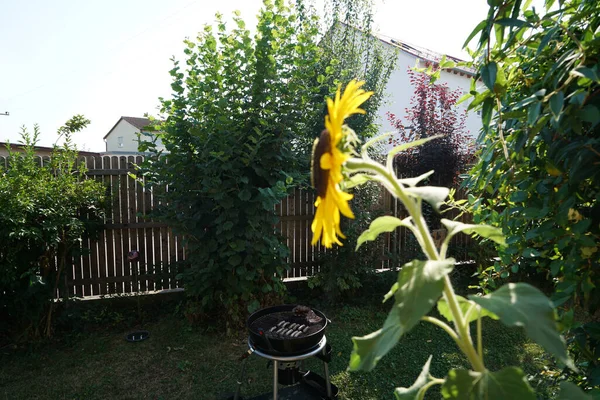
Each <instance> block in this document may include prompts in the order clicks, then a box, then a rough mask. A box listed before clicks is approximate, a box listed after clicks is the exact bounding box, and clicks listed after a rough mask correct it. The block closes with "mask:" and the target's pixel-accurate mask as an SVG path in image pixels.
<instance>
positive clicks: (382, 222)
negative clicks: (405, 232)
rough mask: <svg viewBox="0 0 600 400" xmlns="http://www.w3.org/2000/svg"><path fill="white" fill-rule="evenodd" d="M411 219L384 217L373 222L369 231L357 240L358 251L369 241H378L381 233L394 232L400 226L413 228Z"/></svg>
mask: <svg viewBox="0 0 600 400" xmlns="http://www.w3.org/2000/svg"><path fill="white" fill-rule="evenodd" d="M410 220H411V217H407V218H404V219H402V220H401V219H399V218H396V217H392V216H389V215H384V216H383V217H379V218H376V219H374V220H373V222H371V225H369V229H367V230H366V231H364V232H363V233H362V234H361V235H360V236H359V237H358V239H357V240H356V250H358V248H359V247H360V246H361V245H362V244H363V243H364V242H367V241H370V240H375V239H377V236H379V234H380V233H383V232H393V231H394V230H395V229H396V228H397V227H399V226H405V227H407V228H412V224H411V223H410Z"/></svg>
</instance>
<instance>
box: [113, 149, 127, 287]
mask: <svg viewBox="0 0 600 400" xmlns="http://www.w3.org/2000/svg"><path fill="white" fill-rule="evenodd" d="M110 164H111V167H112V168H114V169H119V165H120V160H119V157H112V159H111V163H110ZM111 186H112V189H113V193H114V194H115V196H114V198H113V200H114V201H113V207H112V221H113V223H117V224H120V223H122V218H121V205H120V203H121V180H120V179H119V176H118V175H111ZM112 232H113V237H114V257H115V276H117V277H123V235H122V230H121V229H113V231H112ZM122 282H123V281H122V280H121V281H119V283H117V284H116V285H115V293H124V292H125V289H124V287H125V286H124V285H123V284H122Z"/></svg>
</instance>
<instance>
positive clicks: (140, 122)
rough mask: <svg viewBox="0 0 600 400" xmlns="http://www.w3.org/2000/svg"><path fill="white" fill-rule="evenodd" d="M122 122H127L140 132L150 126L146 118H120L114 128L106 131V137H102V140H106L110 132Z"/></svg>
mask: <svg viewBox="0 0 600 400" xmlns="http://www.w3.org/2000/svg"><path fill="white" fill-rule="evenodd" d="M123 120H125V121H127V122H129V123H130V124H131V125H133V126H135V127H136V128H138V129H139V130H140V131H141V130H142V129H144V128H146V127H147V126H149V125H150V124H151V121H150V120H149V119H148V118H139V117H121V118H119V120H118V121H117V123H116V124H114V126H113V127H112V128H110V131H108V133H107V134H106V135H104V137H103V139H106V138H107V137H108V135H110V134H111V132H112V131H113V130H114V129H115V128H116V127H117V125H119V122H121V121H123Z"/></svg>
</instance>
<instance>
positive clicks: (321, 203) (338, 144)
mask: <svg viewBox="0 0 600 400" xmlns="http://www.w3.org/2000/svg"><path fill="white" fill-rule="evenodd" d="M363 84H364V82H357V81H354V80H353V81H351V82H350V83H348V85H347V86H346V89H345V90H344V93H343V94H341V90H340V88H338V90H337V92H336V94H335V99H333V100H332V99H329V98H328V99H327V112H328V114H327V116H325V130H324V131H323V132H322V133H321V136H320V137H319V138H318V139H316V140H315V144H314V146H313V155H312V163H311V167H312V168H311V177H312V184H313V186H314V187H315V189H316V190H317V200H316V202H315V207H317V211H316V213H315V219H314V220H313V223H312V226H311V229H312V232H313V240H312V244H313V245H314V244H316V243H317V242H318V241H319V239H321V242H322V243H323V245H324V246H325V247H332V246H333V243H336V244H338V245H340V246H341V245H342V242H340V240H339V239H338V237H340V238H345V236H344V235H343V234H342V231H341V230H340V213H341V214H343V215H344V216H346V217H348V218H354V214H353V213H352V210H351V209H350V206H349V204H348V201H349V200H351V199H352V195H351V194H349V193H346V192H343V191H342V190H341V189H340V186H339V185H340V182H342V180H343V179H344V176H343V174H342V167H343V165H344V163H345V162H346V160H348V158H350V156H351V154H352V151H353V146H354V144H355V142H356V136H355V135H354V131H352V129H350V128H348V127H347V126H344V120H345V119H346V118H348V117H349V116H351V115H353V114H364V113H365V111H364V110H362V109H360V108H359V106H360V105H361V104H362V103H364V102H365V101H366V100H367V99H368V98H369V97H370V96H371V95H372V94H373V92H366V91H365V90H364V89H361V88H360V87H361V86H362V85H363Z"/></svg>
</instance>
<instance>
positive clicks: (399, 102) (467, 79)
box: [376, 35, 482, 139]
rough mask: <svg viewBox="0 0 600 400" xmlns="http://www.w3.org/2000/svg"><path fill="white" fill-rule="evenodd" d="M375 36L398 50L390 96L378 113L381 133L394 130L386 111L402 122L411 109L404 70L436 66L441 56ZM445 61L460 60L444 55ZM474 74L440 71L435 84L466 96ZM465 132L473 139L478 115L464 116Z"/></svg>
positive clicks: (462, 106) (461, 108)
mask: <svg viewBox="0 0 600 400" xmlns="http://www.w3.org/2000/svg"><path fill="white" fill-rule="evenodd" d="M376 37H377V38H378V39H379V40H380V41H381V42H382V43H384V45H386V46H389V47H390V48H392V49H397V50H398V52H397V54H398V60H397V62H396V68H395V70H394V71H393V72H392V73H391V75H390V78H389V81H388V83H387V86H386V92H387V94H388V95H389V96H390V97H389V98H388V99H387V101H386V102H384V104H383V105H382V106H381V108H380V109H379V111H378V121H377V123H378V124H379V125H380V126H381V132H382V133H384V132H391V131H394V128H393V127H392V125H391V123H390V122H389V120H388V117H387V115H386V114H387V112H391V113H393V114H396V115H397V116H398V117H399V118H401V119H404V118H405V116H406V111H405V110H406V109H407V108H410V107H411V104H410V100H411V97H412V96H413V94H414V89H415V88H414V87H413V86H412V85H411V83H410V79H409V76H408V74H407V69H408V68H412V67H414V66H415V65H418V66H419V67H425V66H426V65H427V64H428V63H436V62H438V61H439V60H441V58H442V56H443V55H442V54H439V53H435V52H433V51H430V50H427V49H424V48H422V47H419V46H414V45H409V44H407V43H405V42H401V41H399V40H396V39H391V38H384V37H383V36H381V35H376ZM446 58H447V59H448V60H451V61H454V62H459V61H461V60H459V59H457V58H455V57H451V56H448V55H446ZM474 75H475V71H474V70H472V69H467V68H464V67H456V68H452V69H445V70H442V71H441V74H440V78H439V79H438V80H437V81H436V83H439V84H444V83H445V84H447V85H448V88H449V89H450V90H456V89H459V90H460V91H461V92H463V93H468V92H469V90H470V88H471V78H472V77H473V76H474ZM467 106H468V103H467V102H464V103H462V104H460V105H458V107H459V111H464V110H466V108H467ZM465 126H466V129H467V130H468V131H469V135H470V136H471V137H472V138H473V139H475V138H477V135H478V134H479V130H480V129H481V127H482V122H481V116H480V115H479V113H478V112H473V111H471V112H469V113H467V118H466V120H465Z"/></svg>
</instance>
